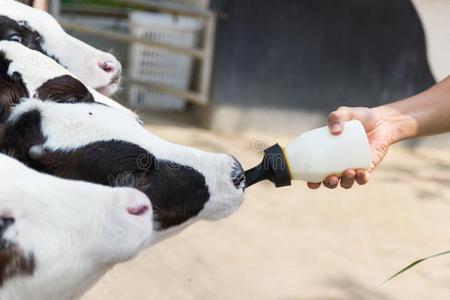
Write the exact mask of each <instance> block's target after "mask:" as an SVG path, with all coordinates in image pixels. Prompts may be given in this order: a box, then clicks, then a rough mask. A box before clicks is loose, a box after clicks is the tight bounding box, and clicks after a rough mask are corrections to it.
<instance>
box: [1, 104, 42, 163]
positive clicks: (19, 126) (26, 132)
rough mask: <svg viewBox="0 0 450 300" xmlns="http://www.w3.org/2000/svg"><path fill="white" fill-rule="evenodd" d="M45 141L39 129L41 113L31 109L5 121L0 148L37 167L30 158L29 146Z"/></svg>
mask: <svg viewBox="0 0 450 300" xmlns="http://www.w3.org/2000/svg"><path fill="white" fill-rule="evenodd" d="M44 142H45V138H44V136H43V134H42V130H41V113H40V112H39V111H38V110H31V111H29V112H26V113H24V114H23V115H21V116H20V117H19V119H17V120H15V121H14V122H11V123H7V124H6V125H5V127H4V130H3V136H2V139H1V142H0V149H1V150H2V151H3V152H5V153H8V154H9V155H11V156H13V157H15V158H16V159H18V160H20V161H22V162H23V163H25V164H27V165H30V166H31V167H34V168H37V167H38V165H35V164H36V162H34V161H33V160H31V158H30V156H29V151H30V148H31V146H33V145H40V144H42V143H44Z"/></svg>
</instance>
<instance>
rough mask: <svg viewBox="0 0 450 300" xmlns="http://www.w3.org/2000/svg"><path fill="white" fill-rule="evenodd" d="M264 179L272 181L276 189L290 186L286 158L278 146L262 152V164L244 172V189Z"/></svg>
mask: <svg viewBox="0 0 450 300" xmlns="http://www.w3.org/2000/svg"><path fill="white" fill-rule="evenodd" d="M266 179H267V180H270V181H272V182H273V183H274V184H275V186H276V187H282V186H287V185H291V175H290V174H289V170H288V165H287V162H286V158H285V157H284V153H283V149H282V148H281V147H280V145H278V144H275V145H273V146H271V147H269V148H267V149H266V150H264V158H263V160H262V162H261V163H260V164H259V165H257V166H256V167H254V168H252V169H250V170H247V171H245V187H249V186H251V185H253V184H255V183H257V182H260V181H262V180H266Z"/></svg>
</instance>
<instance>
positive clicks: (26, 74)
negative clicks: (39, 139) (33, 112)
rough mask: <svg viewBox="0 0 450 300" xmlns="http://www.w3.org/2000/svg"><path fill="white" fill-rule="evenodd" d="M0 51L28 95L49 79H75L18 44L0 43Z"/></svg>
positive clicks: (100, 97) (98, 97)
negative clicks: (68, 77) (67, 77)
mask: <svg viewBox="0 0 450 300" xmlns="http://www.w3.org/2000/svg"><path fill="white" fill-rule="evenodd" d="M1 1H2V0H0V3H1ZM3 1H5V0H3ZM0 7H1V6H0ZM0 14H1V12H0ZM0 51H3V52H4V53H5V56H6V58H7V59H9V60H11V64H10V66H9V69H8V75H12V74H13V73H14V72H18V73H20V74H21V75H22V79H23V81H24V83H25V85H26V87H27V90H28V93H29V94H30V95H35V93H36V90H37V89H38V88H39V87H40V86H41V85H42V84H43V83H45V82H46V81H47V80H49V79H52V78H55V77H59V76H63V75H70V76H72V77H74V78H77V77H76V76H74V75H72V74H71V73H70V72H69V71H68V70H67V69H65V68H64V67H63V66H61V65H59V64H58V63H56V62H55V61H54V60H53V59H51V58H49V57H47V56H45V55H43V54H42V53H40V52H38V51H35V50H31V49H28V48H27V47H25V46H23V45H21V44H19V43H15V42H9V41H0ZM77 79H78V78H77ZM86 88H87V89H88V90H89V92H90V93H91V94H92V95H93V96H94V99H95V100H96V101H97V102H100V103H103V104H105V105H108V106H111V107H114V108H117V109H120V110H122V111H125V112H126V113H128V114H130V115H131V116H132V117H134V118H138V116H137V115H136V114H135V113H134V112H133V111H131V110H129V109H128V108H126V107H124V106H123V105H121V104H119V103H118V102H116V101H114V100H112V99H110V98H108V97H106V96H104V95H102V94H100V93H99V92H97V91H96V90H94V89H92V88H90V87H88V86H86Z"/></svg>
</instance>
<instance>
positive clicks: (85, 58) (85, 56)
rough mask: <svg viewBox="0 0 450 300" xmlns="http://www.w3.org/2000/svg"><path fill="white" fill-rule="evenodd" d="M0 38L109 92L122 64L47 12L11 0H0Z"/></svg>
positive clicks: (106, 92) (119, 73) (98, 88)
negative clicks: (84, 40) (72, 33)
mask: <svg viewBox="0 0 450 300" xmlns="http://www.w3.org/2000/svg"><path fill="white" fill-rule="evenodd" d="M0 40H9V41H15V42H18V43H21V44H23V45H25V46H26V47H28V48H31V49H34V50H37V51H40V52H41V53H44V54H46V55H47V56H49V57H51V58H53V59H54V60H55V61H57V62H58V63H60V64H61V65H63V66H64V67H66V68H67V69H68V70H69V71H70V72H72V73H73V74H74V75H75V76H76V77H78V78H79V79H80V80H81V81H83V82H84V83H86V84H87V85H88V86H90V87H92V88H95V89H97V90H98V91H99V92H101V93H102V94H105V95H111V94H113V93H114V92H115V91H116V90H117V88H118V86H119V84H120V76H121V72H122V68H121V65H120V63H119V62H118V61H117V59H116V58H115V57H114V56H113V55H112V54H110V53H106V52H103V51H100V50H98V49H95V48H94V47H91V46H89V45H87V44H86V43H84V42H82V41H80V40H78V39H76V38H74V37H72V36H71V35H69V34H67V33H66V32H65V31H64V30H63V29H62V28H61V26H60V25H59V24H58V22H57V21H56V20H55V19H54V18H53V17H52V16H51V15H49V14H48V13H47V12H44V11H41V10H37V9H34V8H32V7H29V6H26V5H24V4H22V3H19V2H16V1H14V0H0Z"/></svg>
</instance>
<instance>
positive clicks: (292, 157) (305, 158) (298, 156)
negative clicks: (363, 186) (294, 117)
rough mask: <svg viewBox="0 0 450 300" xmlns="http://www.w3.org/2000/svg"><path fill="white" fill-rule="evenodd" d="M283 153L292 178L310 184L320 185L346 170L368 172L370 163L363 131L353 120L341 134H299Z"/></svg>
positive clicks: (321, 131)
mask: <svg viewBox="0 0 450 300" xmlns="http://www.w3.org/2000/svg"><path fill="white" fill-rule="evenodd" d="M284 154H285V156H286V159H287V162H288V170H289V173H290V175H291V178H292V179H296V180H304V181H309V182H322V181H323V180H324V179H325V178H326V177H328V176H329V175H338V176H339V175H341V174H342V172H344V171H345V170H347V169H368V168H369V167H370V162H371V154H370V148H369V142H368V141H367V135H366V132H365V130H364V127H363V126H362V124H361V122H359V121H356V120H354V121H349V122H345V124H344V131H343V132H342V133H341V134H340V135H332V134H331V133H330V130H329V129H328V127H321V128H317V129H314V130H311V131H307V132H305V133H302V134H301V135H299V136H298V137H297V138H296V139H294V140H293V141H292V142H290V143H289V144H288V145H287V146H286V148H285V149H284Z"/></svg>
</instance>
